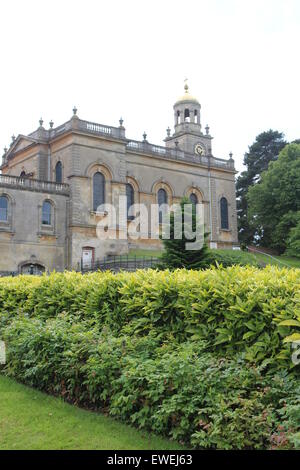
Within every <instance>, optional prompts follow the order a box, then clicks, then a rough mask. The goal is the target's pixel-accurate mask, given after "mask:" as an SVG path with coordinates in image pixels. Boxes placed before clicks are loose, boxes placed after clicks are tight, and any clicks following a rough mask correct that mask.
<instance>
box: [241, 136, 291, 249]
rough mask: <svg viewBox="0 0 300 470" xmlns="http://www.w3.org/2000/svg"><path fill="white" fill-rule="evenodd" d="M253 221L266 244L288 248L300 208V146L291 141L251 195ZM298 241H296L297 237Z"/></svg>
mask: <svg viewBox="0 0 300 470" xmlns="http://www.w3.org/2000/svg"><path fill="white" fill-rule="evenodd" d="M247 204H248V209H249V214H248V217H249V220H252V224H253V225H255V229H256V232H257V234H258V236H259V238H260V244H261V245H262V246H268V247H271V248H275V249H277V250H278V251H279V252H283V251H285V249H286V247H287V244H288V240H289V237H290V231H291V229H292V228H293V227H296V226H297V223H298V220H299V211H300V145H299V144H289V145H287V146H286V147H285V148H284V149H283V150H282V151H281V152H280V155H279V157H278V159H277V160H276V161H274V162H272V163H270V165H269V169H268V170H267V171H265V172H263V173H262V175H261V178H260V182H259V184H255V185H253V186H251V187H250V188H249V190H248V194H247ZM294 241H295V240H294Z"/></svg>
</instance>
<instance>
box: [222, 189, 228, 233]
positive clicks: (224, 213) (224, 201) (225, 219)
mask: <svg viewBox="0 0 300 470" xmlns="http://www.w3.org/2000/svg"><path fill="white" fill-rule="evenodd" d="M220 209H221V229H222V230H228V229H229V222H228V202H227V199H226V197H222V199H221V201H220Z"/></svg>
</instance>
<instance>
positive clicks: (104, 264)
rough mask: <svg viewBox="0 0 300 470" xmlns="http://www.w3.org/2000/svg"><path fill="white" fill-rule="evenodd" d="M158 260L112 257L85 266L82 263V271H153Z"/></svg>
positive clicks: (151, 258) (152, 258)
mask: <svg viewBox="0 0 300 470" xmlns="http://www.w3.org/2000/svg"><path fill="white" fill-rule="evenodd" d="M158 263H159V259H158V258H154V257H152V256H151V257H143V258H140V257H137V256H134V257H133V256H122V255H121V256H112V257H107V258H104V259H102V260H96V261H93V262H91V263H88V264H86V265H84V264H83V263H82V261H81V271H82V272H83V273H84V272H91V271H112V272H119V271H136V270H137V269H151V268H155V267H157V265H158Z"/></svg>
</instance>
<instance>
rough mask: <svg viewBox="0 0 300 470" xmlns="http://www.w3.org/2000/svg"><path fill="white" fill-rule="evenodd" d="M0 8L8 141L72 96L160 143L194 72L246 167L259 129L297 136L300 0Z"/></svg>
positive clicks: (131, 133) (90, 0)
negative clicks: (251, 146) (249, 148)
mask: <svg viewBox="0 0 300 470" xmlns="http://www.w3.org/2000/svg"><path fill="white" fill-rule="evenodd" d="M0 18H1V26H0V51H1V55H0V58H1V75H0V77H1V78H0V79H1V86H0V130H1V131H0V149H1V150H2V148H3V147H4V146H5V145H6V146H9V144H10V142H11V136H12V134H15V135H18V134H19V133H22V134H28V133H29V132H32V131H33V130H34V129H35V128H37V127H38V120H39V118H40V117H41V116H42V117H43V119H44V121H45V124H44V125H45V127H48V122H49V121H50V120H51V119H53V121H54V125H55V126H57V125H59V124H62V123H63V122H65V121H66V120H68V119H69V118H70V117H71V115H72V108H73V106H74V105H76V106H77V108H78V115H79V117H80V118H82V119H86V120H90V121H95V122H99V123H101V124H107V125H115V126H118V120H119V118H120V116H122V117H123V118H124V126H125V127H126V136H127V137H129V138H132V139H138V140H141V139H142V133H143V132H144V130H145V131H146V132H147V134H148V140H149V141H150V142H152V143H156V144H160V145H163V142H162V141H163V139H164V137H165V136H166V128H167V127H168V125H169V126H170V127H171V128H172V127H173V108H172V107H173V104H174V102H175V101H176V99H177V98H178V97H179V96H180V95H182V94H183V80H184V78H186V77H188V79H189V85H190V92H191V94H193V95H195V96H196V97H197V98H198V99H199V101H200V103H201V105H202V125H203V127H204V126H205V125H206V124H207V123H208V124H209V125H210V128H211V134H212V135H213V136H214V142H213V154H214V155H215V156H216V157H220V158H227V156H228V154H229V152H230V151H232V152H233V153H234V158H235V160H236V166H237V169H238V170H241V169H242V160H243V155H244V153H245V151H246V150H247V148H248V145H250V144H251V143H252V142H253V141H254V139H255V137H256V135H257V134H259V133H260V132H262V131H265V130H268V129H270V128H272V129H275V130H279V131H283V132H284V133H285V135H286V138H287V139H288V140H293V139H296V138H300V125H299V121H300V120H299V111H300V93H299V85H300V80H299V72H300V60H299V56H300V51H299V49H300V0H189V1H183V0H181V1H178V0H147V1H146V0H138V1H136V0H127V1H125V0H106V1H103V0H80V1H79V0H70V1H69V0H51V1H48V2H46V1H45V0H44V1H41V0H39V1H38V0H26V1H24V0H9V1H1V2H0Z"/></svg>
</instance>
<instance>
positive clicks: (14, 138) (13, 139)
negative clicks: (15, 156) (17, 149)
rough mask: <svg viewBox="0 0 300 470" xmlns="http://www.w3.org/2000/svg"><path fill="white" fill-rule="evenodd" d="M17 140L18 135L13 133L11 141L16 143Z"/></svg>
mask: <svg viewBox="0 0 300 470" xmlns="http://www.w3.org/2000/svg"><path fill="white" fill-rule="evenodd" d="M15 140H16V136H15V134H13V135H12V136H11V141H12V143H14V141H15Z"/></svg>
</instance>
